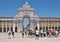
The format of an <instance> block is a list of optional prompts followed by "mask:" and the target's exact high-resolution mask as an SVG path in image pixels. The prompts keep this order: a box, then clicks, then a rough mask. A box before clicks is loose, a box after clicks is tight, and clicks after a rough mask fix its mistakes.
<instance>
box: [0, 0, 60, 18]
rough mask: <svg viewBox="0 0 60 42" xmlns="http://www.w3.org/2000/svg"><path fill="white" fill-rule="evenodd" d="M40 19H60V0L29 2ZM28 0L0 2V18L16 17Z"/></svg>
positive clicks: (2, 0) (1, 0) (31, 0)
mask: <svg viewBox="0 0 60 42" xmlns="http://www.w3.org/2000/svg"><path fill="white" fill-rule="evenodd" d="M27 1H28V2H29V4H30V6H31V7H33V8H35V11H36V15H37V16H39V17H60V0H27ZM25 2H26V0H0V17H4V16H6V17H8V16H11V17H12V16H15V15H16V14H17V13H18V8H19V7H22V5H23V4H24V3H25Z"/></svg>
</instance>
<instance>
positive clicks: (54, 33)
mask: <svg viewBox="0 0 60 42" xmlns="http://www.w3.org/2000/svg"><path fill="white" fill-rule="evenodd" d="M24 34H25V35H27V36H28V37H37V38H39V37H41V38H42V37H49V38H50V37H58V35H59V32H58V30H53V29H49V30H47V31H46V30H43V29H40V30H38V29H35V30H27V31H24V32H22V37H24Z"/></svg>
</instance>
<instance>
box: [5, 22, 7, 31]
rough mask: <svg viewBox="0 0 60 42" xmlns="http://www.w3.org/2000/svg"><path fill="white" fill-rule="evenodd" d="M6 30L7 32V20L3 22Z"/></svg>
mask: <svg viewBox="0 0 60 42" xmlns="http://www.w3.org/2000/svg"><path fill="white" fill-rule="evenodd" d="M5 27H6V32H7V21H6V22H5Z"/></svg>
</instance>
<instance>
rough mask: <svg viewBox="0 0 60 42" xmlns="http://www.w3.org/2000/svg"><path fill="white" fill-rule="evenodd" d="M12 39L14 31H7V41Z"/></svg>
mask: <svg viewBox="0 0 60 42" xmlns="http://www.w3.org/2000/svg"><path fill="white" fill-rule="evenodd" d="M12 37H13V38H14V31H8V39H11V38H12Z"/></svg>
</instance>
